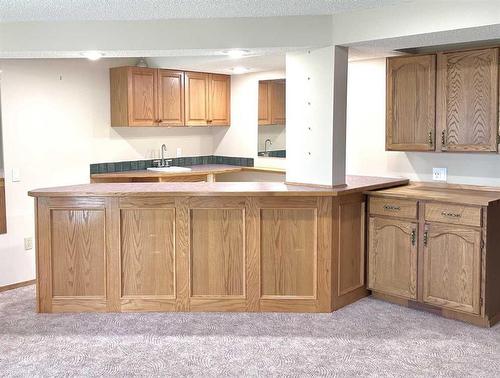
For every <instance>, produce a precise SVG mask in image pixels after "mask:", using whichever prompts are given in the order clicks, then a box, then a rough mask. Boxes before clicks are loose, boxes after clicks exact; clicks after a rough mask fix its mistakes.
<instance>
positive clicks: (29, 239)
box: [24, 237, 33, 251]
mask: <svg viewBox="0 0 500 378" xmlns="http://www.w3.org/2000/svg"><path fill="white" fill-rule="evenodd" d="M30 249H33V238H32V237H27V238H24V250H25V251H29V250H30Z"/></svg>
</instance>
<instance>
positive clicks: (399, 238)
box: [368, 217, 418, 299]
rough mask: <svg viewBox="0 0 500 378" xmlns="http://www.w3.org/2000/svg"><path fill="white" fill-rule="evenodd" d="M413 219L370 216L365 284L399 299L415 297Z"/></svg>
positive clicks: (415, 232)
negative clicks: (367, 267) (368, 268)
mask: <svg viewBox="0 0 500 378" xmlns="http://www.w3.org/2000/svg"><path fill="white" fill-rule="evenodd" d="M417 228H418V225H417V224H416V223H413V222H408V221H402V220H398V219H385V218H381V217H372V218H370V228H369V232H370V235H371V237H370V256H369V265H370V272H369V275H368V286H369V287H370V288H371V289H373V290H379V291H381V292H384V293H387V294H393V295H397V296H400V297H403V298H408V299H416V298H417V243H416V235H417Z"/></svg>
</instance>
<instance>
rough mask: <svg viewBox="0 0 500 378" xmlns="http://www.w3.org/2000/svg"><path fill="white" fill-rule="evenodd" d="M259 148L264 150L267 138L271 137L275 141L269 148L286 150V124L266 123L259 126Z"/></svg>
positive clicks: (271, 149)
mask: <svg viewBox="0 0 500 378" xmlns="http://www.w3.org/2000/svg"><path fill="white" fill-rule="evenodd" d="M258 130H259V141H258V150H259V151H264V149H265V144H266V140H267V139H270V140H271V142H272V143H273V144H272V145H271V146H268V150H270V151H276V150H286V126H284V125H265V126H259V128H258Z"/></svg>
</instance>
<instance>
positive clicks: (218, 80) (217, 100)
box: [208, 74, 231, 126]
mask: <svg viewBox="0 0 500 378" xmlns="http://www.w3.org/2000/svg"><path fill="white" fill-rule="evenodd" d="M209 83H210V86H209V118H208V123H209V124H210V125H213V126H226V125H229V124H230V123H231V121H230V113H231V76H228V75H216V74H210V75H209Z"/></svg>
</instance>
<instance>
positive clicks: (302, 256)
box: [260, 208, 317, 298]
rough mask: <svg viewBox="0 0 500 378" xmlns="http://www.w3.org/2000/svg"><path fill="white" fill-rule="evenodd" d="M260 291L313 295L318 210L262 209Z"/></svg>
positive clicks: (303, 295) (291, 294)
mask: <svg viewBox="0 0 500 378" xmlns="http://www.w3.org/2000/svg"><path fill="white" fill-rule="evenodd" d="M260 234H261V246H260V250H261V294H262V296H263V297H271V296H278V297H289V296H298V297H312V298H315V297H316V274H317V272H316V269H317V210H316V209H315V208H314V209H279V208H276V209H261V226H260Z"/></svg>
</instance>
